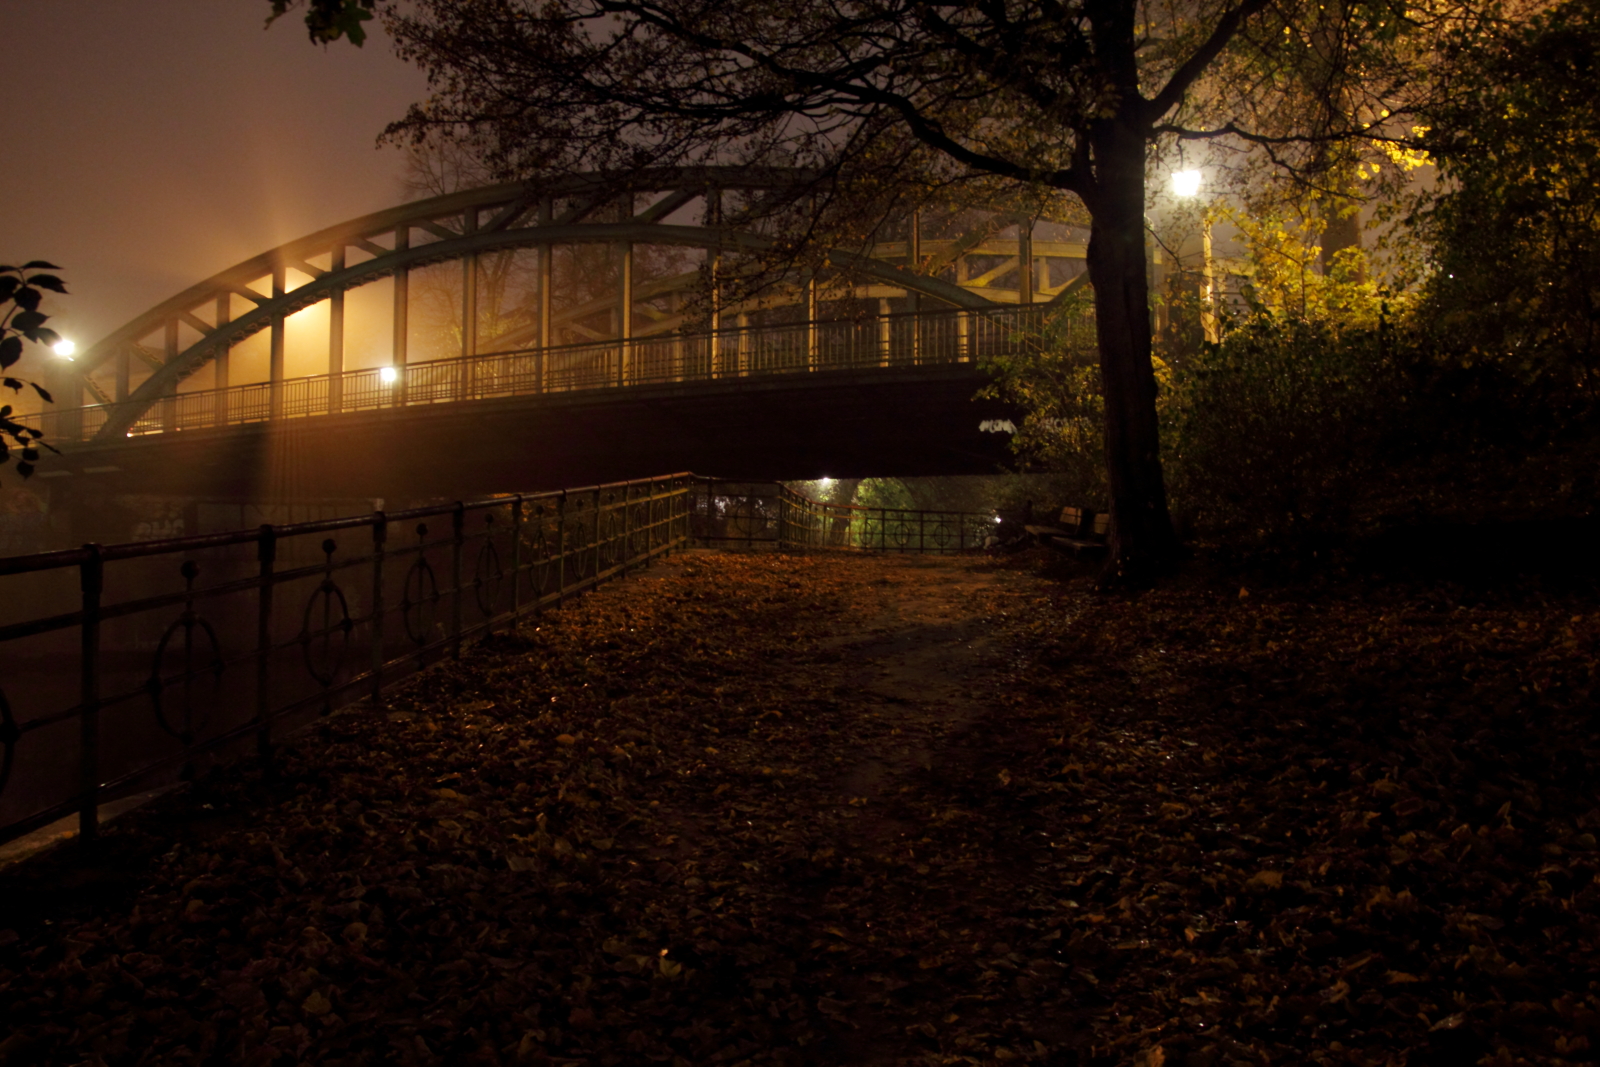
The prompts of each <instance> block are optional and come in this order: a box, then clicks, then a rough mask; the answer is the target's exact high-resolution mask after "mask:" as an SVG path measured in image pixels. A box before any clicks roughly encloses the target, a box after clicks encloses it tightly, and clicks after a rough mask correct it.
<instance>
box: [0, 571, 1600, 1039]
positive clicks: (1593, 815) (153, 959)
mask: <svg viewBox="0 0 1600 1067" xmlns="http://www.w3.org/2000/svg"><path fill="white" fill-rule="evenodd" d="M1597 643H1600V613H1595V612H1593V609H1592V607H1590V606H1588V605H1584V604H1579V603H1576V602H1574V601H1571V600H1561V601H1556V600H1551V599H1547V598H1542V597H1540V596H1539V595H1538V594H1535V593H1529V594H1526V595H1521V596H1512V595H1501V596H1499V597H1498V598H1497V599H1494V600H1483V599H1480V600H1477V601H1469V600H1466V599H1464V598H1463V597H1462V595H1461V594H1460V593H1459V591H1451V590H1444V589H1438V588H1417V589H1395V588H1385V589H1373V590H1362V589H1345V590H1336V591H1333V592H1329V591H1323V592H1321V593H1319V594H1318V595H1317V596H1315V597H1309V596H1302V597H1298V598H1296V597H1290V596H1287V595H1284V594H1280V593H1276V592H1274V591H1272V590H1268V589H1255V590H1252V592H1251V595H1250V596H1249V597H1246V598H1240V597H1239V596H1238V595H1237V590H1235V589H1232V588H1229V589H1226V590H1216V589H1211V588H1207V587H1202V586H1193V587H1177V588H1173V589H1169V590H1165V591H1161V592H1157V593H1147V594H1144V595H1142V596H1138V597H1115V596H1108V595H1104V594H1100V593H1097V592H1095V591H1094V590H1092V589H1091V588H1089V587H1088V586H1079V585H1072V584H1069V585H1066V586H1061V585H1054V584H1050V583H1044V582H1041V581H1039V580H1037V579H1035V578H1033V577H1032V576H1031V575H1030V574H1028V573H1026V572H1024V571H1012V570H1004V569H1002V570H994V569H992V568H989V567H987V566H986V565H983V564H971V563H959V562H956V563H946V564H933V563H917V562H899V561H873V560H860V559H855V560H852V559H798V560H797V559H783V558H776V557H764V558H763V557H737V556H709V555H708V556H692V557H688V558H687V559H685V560H683V561H682V562H679V563H675V564H674V565H672V566H670V567H666V568H658V569H656V570H655V571H652V572H649V573H647V574H646V575H645V576H643V577H641V578H638V579H636V580H634V581H630V582H628V583H626V584H624V585H618V586H615V587H611V588H609V589H606V590H603V591H602V592H600V593H599V594H597V595H593V596H590V597H588V598H585V599H583V600H581V601H579V602H577V603H574V604H571V605H568V606H567V607H566V608H564V609H563V610H562V611H561V612H559V613H557V614H554V615H551V616H548V617H546V618H544V619H541V620H535V621H533V622H530V624H529V625H528V627H527V628H525V630H524V631H522V632H521V633H518V634H511V635H499V636H496V637H494V638H491V639H490V640H488V641H486V642H484V643H483V645H482V647H480V648H479V649H477V650H475V651H474V652H473V653H471V654H470V655H469V656H468V657H467V658H465V659H463V660H462V661H461V662H460V663H458V664H445V665H441V666H440V667H438V668H436V669H434V670H432V671H430V672H428V673H427V674H425V675H423V676H420V677H418V678H417V679H415V680H414V681H413V682H412V683H411V684H410V685H409V686H408V687H406V688H405V689H404V690H403V691H401V692H400V693H398V694H397V695H395V696H394V697H393V698H392V699H391V701H390V702H389V705H388V706H386V707H384V708H381V709H369V710H364V711H356V712H352V713H348V714H343V715H339V716H335V717H333V718H331V719H329V720H326V721H324V722H323V723H322V724H320V725H319V727H318V728H317V730H316V731H315V732H314V733H313V734H312V735H311V736H309V737H307V738H305V739H304V740H303V741H301V742H299V743H297V744H294V745H291V746H289V747H288V748H287V749H286V750H285V751H284V753H283V755H282V759H281V764H280V768H279V771H280V773H279V777H278V778H277V779H276V780H275V781H264V780H262V779H260V777H259V776H258V775H255V774H239V775H234V776H231V777H229V778H227V779H225V780H211V781H207V782H204V783H201V784H200V785H199V786H198V787H197V789H196V790H195V795H194V796H192V797H189V798H184V799H182V800H179V801H175V802H174V803H178V804H189V805H194V804H199V803H200V802H202V800H203V801H204V802H205V803H210V804H212V805H214V807H215V808H216V809H217V810H218V811H221V812H237V813H244V814H245V815H247V817H242V818H237V819H235V820H234V821H232V822H231V823H224V824H223V828H222V829H220V830H218V831H217V832H215V833H212V834H209V835H206V836H200V835H190V836H188V837H186V838H177V839H174V840H172V841H170V842H168V845H170V847H167V846H163V849H162V851H161V854H160V855H159V858H158V859H156V860H155V861H154V862H153V863H152V864H151V865H150V866H149V868H148V869H146V870H144V871H142V872H139V877H140V878H141V879H142V880H143V888H142V890H141V891H140V892H139V894H138V895H137V897H136V899H135V900H134V902H133V903H132V904H131V905H129V906H126V907H118V908H108V909H105V910H104V911H103V912H102V913H100V914H97V915H95V916H93V917H92V918H81V917H80V918H78V919H74V920H72V921H71V922H64V923H62V924H61V925H60V927H58V928H56V929H53V930H51V931H49V932H48V934H38V935H30V936H28V937H25V938H24V939H23V941H22V942H20V943H19V944H16V945H13V946H11V947H9V948H6V949H0V952H4V955H0V1005H3V1009H0V1010H4V1012H5V1016H4V1021H3V1024H0V1033H7V1034H8V1035H9V1036H7V1037H6V1038H4V1040H3V1041H0V1063H5V1064H7V1065H11V1064H22V1063H60V1062H69V1063H77V1062H87V1063H105V1064H120V1063H130V1064H131V1063H136V1062H141V1058H143V1059H142V1062H174V1063H178V1062H218V1063H246V1064H260V1065H268V1064H290V1063H302V1062H305V1063H330V1064H355V1063H380V1062H381V1063H400V1064H445V1063H450V1064H454V1063H486V1064H487V1063H493V1064H507V1065H509V1064H554V1063H563V1064H577V1063H582V1064H592V1065H601V1064H624V1063H626V1064H635V1063H663V1064H673V1065H678V1064H701V1063H710V1064H717V1063H724V1064H738V1063H744V1062H749V1063H794V1064H799V1063H839V1062H859V1063H875V1062H876V1063H908V1064H911V1063H915V1064H957V1063H1041V1064H1043V1063H1049V1064H1067V1063H1079V1064H1108V1065H1109V1064H1119V1065H1120V1064H1128V1063H1142V1064H1162V1065H1163V1067H1179V1065H1185V1067H1220V1065H1224V1064H1229V1063H1269V1062H1273V1063H1275V1062H1293V1063H1340V1064H1343V1063H1351V1064H1387V1063H1396V1064H1398V1063H1411V1064H1422V1063H1450V1064H1455V1063H1476V1062H1479V1061H1483V1062H1488V1063H1491V1064H1501V1063H1504V1064H1508V1065H1509V1064H1515V1063H1519V1062H1520V1063H1528V1064H1533V1063H1566V1062H1591V1061H1592V1059H1593V1052H1592V1049H1591V1046H1590V1042H1591V1041H1592V1040H1596V1039H1600V994H1597V989H1600V987H1596V986H1594V985H1592V983H1593V982H1595V981H1597V980H1600V973H1597V966H1596V965H1597V962H1600V961H1597V955H1596V949H1595V939H1596V935H1597V931H1600V925H1597V923H1596V921H1595V906H1596V903H1597V901H1600V889H1597V887H1596V886H1597V883H1596V874H1597V873H1600V854H1597V852H1596V840H1595V834H1596V832H1597V828H1600V811H1597V805H1596V803H1595V798H1594V795H1593V793H1594V788H1595V787H1594V784H1593V783H1594V781H1595V778H1594V775H1593V771H1594V768H1595V760H1594V757H1595V755H1596V747H1597V746H1596V744H1595V742H1594V740H1593V738H1592V733H1593V731H1592V725H1591V709H1592V701H1593V695H1594V685H1595V658H1594V652H1595V649H1596V647H1597ZM133 818H135V820H136V822H135V823H132V824H130V829H129V830H126V831H123V832H128V833H132V832H135V830H134V829H132V827H136V826H139V825H141V823H140V822H139V821H137V820H141V819H142V820H143V823H142V825H144V826H145V829H144V830H141V831H138V832H144V833H149V834H157V833H158V832H159V829H160V819H159V817H158V813H152V814H151V815H150V816H149V817H144V816H137V817H133Z"/></svg>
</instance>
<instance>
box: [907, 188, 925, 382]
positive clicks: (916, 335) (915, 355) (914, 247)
mask: <svg viewBox="0 0 1600 1067" xmlns="http://www.w3.org/2000/svg"><path fill="white" fill-rule="evenodd" d="M906 255H907V260H908V262H907V264H906V266H907V269H908V270H910V271H911V272H912V273H913V274H920V273H921V271H922V212H920V211H913V212H912V213H911V233H910V236H909V240H907V242H906ZM906 310H907V311H909V312H911V362H912V363H921V362H922V300H921V298H920V297H919V296H918V295H917V293H916V291H915V290H911V289H907V290H906Z"/></svg>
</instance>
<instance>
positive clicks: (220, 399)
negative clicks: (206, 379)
mask: <svg viewBox="0 0 1600 1067" xmlns="http://www.w3.org/2000/svg"><path fill="white" fill-rule="evenodd" d="M232 311H233V294H231V293H226V292H225V293H222V294H221V295H219V296H218V297H217V304H216V316H215V318H216V322H217V336H218V337H223V327H224V326H226V325H227V324H228V320H229V319H230V318H232ZM231 353H232V349H231V347H230V346H229V344H228V341H227V339H226V338H225V337H223V339H222V340H221V341H219V342H218V343H217V351H216V354H215V355H213V356H212V357H211V388H212V390H213V392H212V394H211V395H212V396H213V397H215V400H214V401H213V403H212V406H211V416H212V420H213V424H214V425H216V426H219V427H221V426H226V425H228V386H229V384H230V382H229V380H228V379H229V371H230V370H231V369H232V368H231V367H229V362H230V360H229V356H230V355H231ZM123 358H124V360H126V358H127V357H126V356H124V357H123ZM117 388H118V390H119V391H120V394H119V396H118V397H117V399H119V400H126V399H127V392H126V388H127V370H126V368H125V366H124V367H119V368H118V371H117Z"/></svg>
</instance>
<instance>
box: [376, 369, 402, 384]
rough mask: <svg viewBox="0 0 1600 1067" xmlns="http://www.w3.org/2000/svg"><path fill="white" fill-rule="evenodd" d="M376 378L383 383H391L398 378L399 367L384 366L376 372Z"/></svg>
mask: <svg viewBox="0 0 1600 1067" xmlns="http://www.w3.org/2000/svg"><path fill="white" fill-rule="evenodd" d="M378 380H379V381H380V382H382V383H383V384H384V385H393V384H394V383H395V382H398V381H399V380H400V369H399V368H398V367H385V368H383V369H382V370H380V371H379V372H378Z"/></svg>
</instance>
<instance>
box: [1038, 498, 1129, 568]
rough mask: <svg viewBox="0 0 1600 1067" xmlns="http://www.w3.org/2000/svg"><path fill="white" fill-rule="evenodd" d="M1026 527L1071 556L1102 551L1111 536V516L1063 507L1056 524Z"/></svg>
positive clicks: (1053, 546) (1044, 542) (1039, 537)
mask: <svg viewBox="0 0 1600 1067" xmlns="http://www.w3.org/2000/svg"><path fill="white" fill-rule="evenodd" d="M1027 530H1028V532H1029V533H1030V534H1032V535H1033V536H1034V538H1035V539H1036V540H1037V541H1039V543H1041V544H1046V545H1049V546H1050V547H1051V548H1055V549H1059V550H1060V551H1062V552H1067V553H1070V554H1071V555H1074V556H1089V555H1095V554H1097V553H1100V552H1104V551H1105V550H1106V548H1107V547H1108V542H1109V541H1110V537H1111V516H1110V514H1109V513H1107V512H1104V511H1100V512H1092V511H1086V510H1084V509H1083V508H1074V507H1065V508H1062V509H1061V517H1060V518H1059V519H1058V520H1056V525H1055V526H1029V527H1027Z"/></svg>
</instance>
